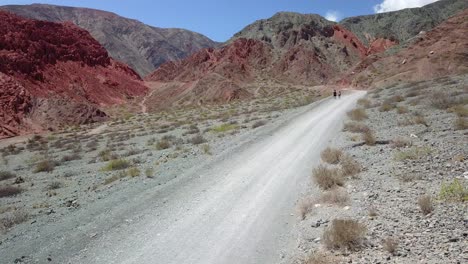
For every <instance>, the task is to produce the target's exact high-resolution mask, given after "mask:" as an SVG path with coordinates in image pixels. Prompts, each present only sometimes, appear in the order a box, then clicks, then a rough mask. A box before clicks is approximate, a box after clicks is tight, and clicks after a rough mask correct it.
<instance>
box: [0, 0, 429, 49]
mask: <svg viewBox="0 0 468 264" xmlns="http://www.w3.org/2000/svg"><path fill="white" fill-rule="evenodd" d="M434 1H436V0H405V1H403V0H198V1H190V0H185V1H182V0H61V1H60V0H35V1H27V0H16V1H14V0H0V5H7V4H31V3H47V4H55V5H66V6H80V7H89V8H95V9H101V10H106V11H111V12H114V13H117V14H119V15H121V16H124V17H129V18H134V19H137V20H140V21H142V22H144V23H146V24H149V25H152V26H157V27H177V28H185V29H190V30H193V31H196V32H199V33H202V34H204V35H206V36H208V37H209V38H211V39H213V40H216V41H225V40H227V39H229V38H230V37H231V36H232V35H233V34H234V33H236V32H238V31H239V30H241V29H242V28H243V27H245V26H247V25H248V24H250V23H252V22H254V21H255V20H258V19H262V18H268V17H271V16H272V15H273V14H275V13H276V12H279V11H293V12H299V13H314V14H320V15H322V16H326V17H328V18H329V19H330V20H340V19H342V18H345V17H349V16H356V15H364V14H373V13H375V12H385V11H392V10H398V9H401V8H405V7H415V6H421V5H424V4H428V3H430V2H434Z"/></svg>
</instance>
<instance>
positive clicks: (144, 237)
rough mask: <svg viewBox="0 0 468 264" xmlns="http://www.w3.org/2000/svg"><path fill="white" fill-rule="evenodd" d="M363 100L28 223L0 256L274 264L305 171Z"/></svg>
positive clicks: (285, 244) (286, 245)
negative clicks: (156, 180)
mask: <svg viewBox="0 0 468 264" xmlns="http://www.w3.org/2000/svg"><path fill="white" fill-rule="evenodd" d="M364 94H365V92H349V93H348V94H347V95H346V96H344V97H342V98H341V100H334V99H326V100H323V101H321V102H318V103H315V104H313V105H311V106H310V107H306V108H304V110H303V112H300V113H299V114H298V113H296V114H294V115H291V116H289V117H285V119H284V120H285V121H284V122H283V123H281V124H278V126H275V127H271V128H268V126H266V127H262V128H259V129H258V130H255V131H254V132H255V133H253V134H252V135H251V136H250V139H248V140H246V141H244V142H242V144H241V145H240V146H238V147H233V149H227V150H226V151H225V152H223V153H222V154H221V155H219V156H216V157H212V158H209V159H208V160H207V161H206V162H205V163H204V164H200V165H199V166H197V167H196V168H192V169H190V170H189V171H186V172H184V173H183V174H181V175H179V177H178V178H177V179H174V180H173V181H171V182H170V183H169V184H166V185H163V186H151V185H149V186H146V187H141V188H134V189H131V188H128V189H126V190H121V191H120V192H118V193H112V194H111V195H109V197H106V198H105V199H102V200H98V201H96V202H95V203H94V204H91V205H90V206H89V207H87V208H86V209H85V208H82V209H81V210H77V211H76V212H75V213H72V214H70V215H66V216H64V217H63V218H61V219H57V221H56V222H50V223H49V224H47V225H45V226H42V225H41V226H35V225H33V226H31V227H30V229H29V230H26V229H25V230H24V233H23V234H20V235H18V236H16V237H14V238H12V240H11V241H5V243H4V244H3V245H0V255H3V256H4V257H5V258H4V259H3V260H6V261H12V260H14V259H15V258H17V257H20V256H22V255H26V256H28V259H29V260H30V262H29V261H28V263H48V262H47V261H46V259H47V258H48V257H50V258H51V259H52V260H53V261H54V263H164V264H170V263H178V264H180V263H200V264H210V263H213V264H214V263H216V264H221V263H223V264H224V263H227V264H230V263H236V264H250V263H252V264H253V263H279V262H281V260H282V258H281V257H285V258H287V257H288V254H289V253H290V252H293V250H292V249H293V248H294V247H295V246H297V245H296V241H297V238H296V236H295V234H293V230H294V226H293V225H294V224H295V217H296V216H295V203H296V201H297V199H298V198H299V197H300V195H301V192H303V191H304V190H305V188H306V186H307V183H308V180H309V177H310V173H311V169H312V168H313V166H314V165H316V164H317V163H318V162H319V159H320V152H321V150H322V149H324V148H325V147H326V146H327V145H328V143H329V140H331V139H332V138H333V137H334V136H335V135H337V134H338V133H339V132H340V130H341V127H342V122H343V119H344V117H345V113H346V112H347V111H348V110H350V109H352V107H353V106H354V105H355V103H356V101H357V100H358V99H359V98H361V97H362V96H364ZM245 142H247V143H245ZM0 262H2V261H0ZM8 263H9V262H8Z"/></svg>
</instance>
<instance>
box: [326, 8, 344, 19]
mask: <svg viewBox="0 0 468 264" xmlns="http://www.w3.org/2000/svg"><path fill="white" fill-rule="evenodd" d="M340 17H341V15H340V12H338V11H334V10H329V11H327V13H326V14H325V18H326V19H327V20H330V21H335V22H337V21H338V20H339V19H340Z"/></svg>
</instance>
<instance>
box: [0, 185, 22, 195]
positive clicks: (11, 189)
mask: <svg viewBox="0 0 468 264" xmlns="http://www.w3.org/2000/svg"><path fill="white" fill-rule="evenodd" d="M22 191H23V190H22V189H21V188H19V187H15V186H0V198H3V197H10V196H15V195H18V194H20V193H21V192H22Z"/></svg>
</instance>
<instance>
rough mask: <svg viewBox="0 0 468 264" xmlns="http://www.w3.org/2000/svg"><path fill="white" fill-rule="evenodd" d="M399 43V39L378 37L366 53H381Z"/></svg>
mask: <svg viewBox="0 0 468 264" xmlns="http://www.w3.org/2000/svg"><path fill="white" fill-rule="evenodd" d="M395 45H398V41H397V40H393V39H387V38H378V39H375V40H373V41H371V42H370V44H369V48H368V49H367V52H366V55H371V54H376V53H381V52H384V51H386V50H387V49H389V48H391V47H393V46H395Z"/></svg>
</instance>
